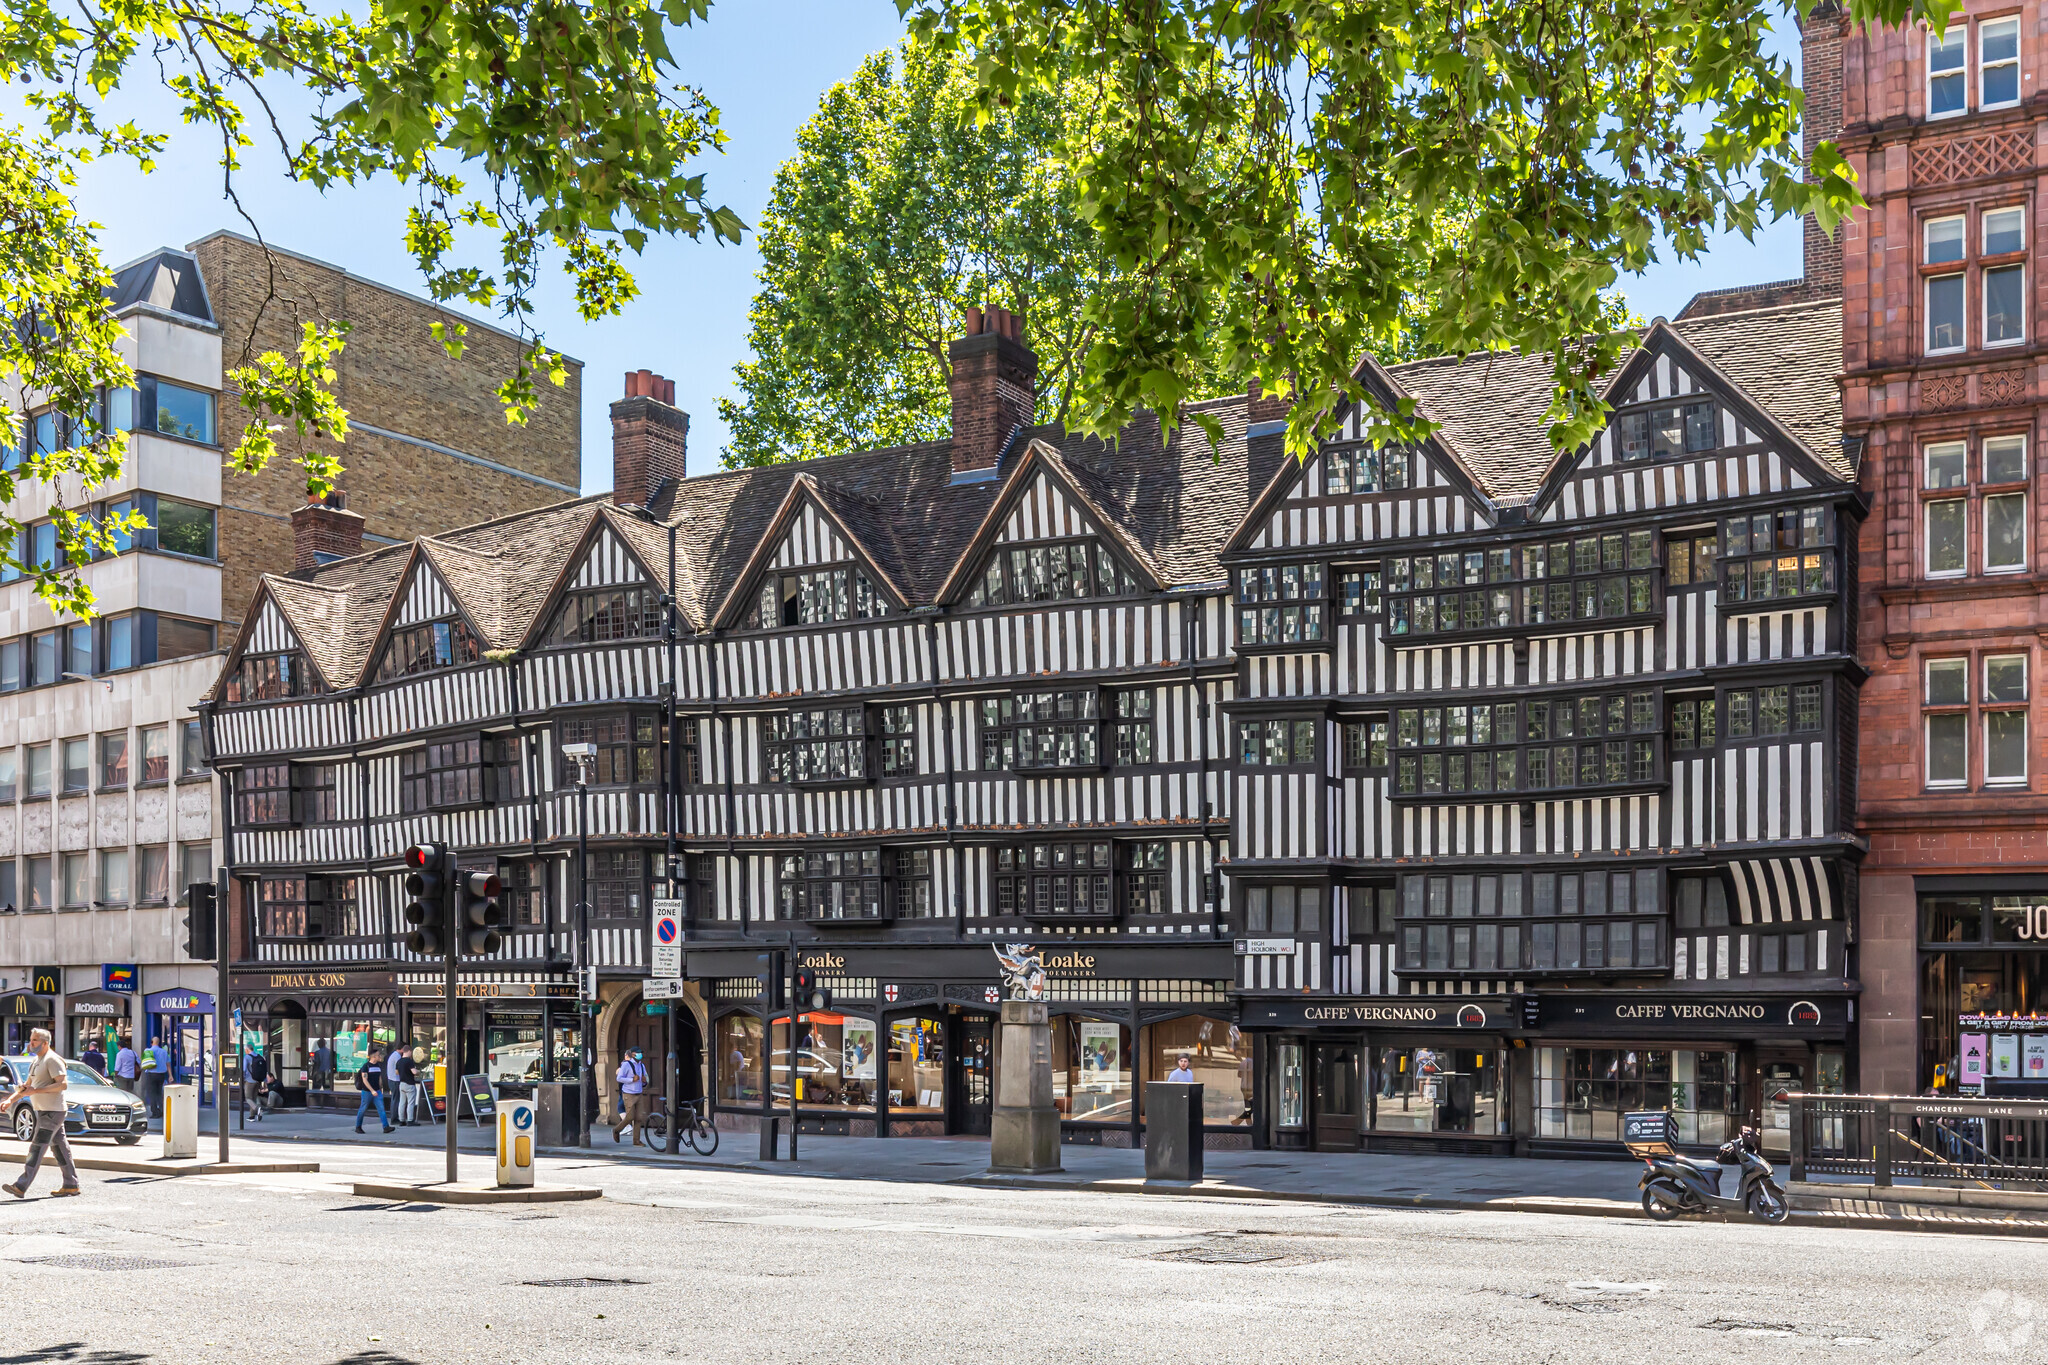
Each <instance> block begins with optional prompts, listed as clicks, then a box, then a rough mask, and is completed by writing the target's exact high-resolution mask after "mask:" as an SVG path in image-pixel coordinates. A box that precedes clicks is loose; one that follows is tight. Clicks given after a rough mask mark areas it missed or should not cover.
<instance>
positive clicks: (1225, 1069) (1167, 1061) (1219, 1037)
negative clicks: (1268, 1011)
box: [1138, 1017, 1252, 1128]
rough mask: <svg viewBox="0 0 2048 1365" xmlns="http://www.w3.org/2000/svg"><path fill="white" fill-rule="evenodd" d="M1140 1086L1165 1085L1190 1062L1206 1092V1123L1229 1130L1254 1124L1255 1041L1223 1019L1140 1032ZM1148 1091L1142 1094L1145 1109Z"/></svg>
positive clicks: (1191, 1021)
mask: <svg viewBox="0 0 2048 1365" xmlns="http://www.w3.org/2000/svg"><path fill="white" fill-rule="evenodd" d="M1138 1056H1139V1057H1140V1058H1141V1059H1142V1064H1141V1068H1140V1069H1141V1071H1142V1073H1143V1074H1142V1075H1140V1076H1139V1078H1138V1080H1139V1084H1140V1086H1141V1087H1142V1086H1143V1085H1145V1084H1147V1083H1150V1082H1152V1081H1164V1080H1167V1079H1169V1078H1171V1077H1172V1075H1173V1073H1174V1071H1175V1070H1176V1069H1178V1068H1179V1066H1180V1064H1181V1063H1182V1062H1183V1061H1185V1062H1186V1063H1187V1069H1188V1070H1189V1071H1191V1072H1193V1073H1194V1077H1195V1081H1196V1083H1197V1084H1199V1085H1200V1086H1201V1087H1202V1122H1204V1123H1207V1124H1218V1125H1225V1126H1229V1127H1237V1128H1242V1127H1248V1126H1249V1125H1250V1123H1251V1097H1252V1048H1251V1040H1250V1039H1248V1038H1246V1037H1245V1036H1244V1035H1243V1034H1241V1033H1239V1032H1238V1030H1237V1025H1235V1024H1231V1023H1226V1022H1225V1021H1223V1020H1220V1019H1200V1018H1192V1017H1190V1018H1186V1019H1169V1020H1166V1021H1165V1022H1164V1023H1158V1024H1147V1025H1145V1026H1144V1027H1143V1028H1141V1029H1139V1030H1138ZM1143 1095H1144V1092H1143V1090H1142V1088H1141V1089H1140V1091H1139V1102H1140V1105H1141V1106H1142V1104H1143Z"/></svg>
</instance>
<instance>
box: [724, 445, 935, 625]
mask: <svg viewBox="0 0 2048 1365" xmlns="http://www.w3.org/2000/svg"><path fill="white" fill-rule="evenodd" d="M807 502H808V503H815V504H816V505H817V506H818V508H819V509H820V510H821V511H822V512H824V514H825V518H826V520H828V521H830V522H831V523H832V524H833V525H834V526H836V527H837V528H838V531H839V534H840V535H842V536H844V537H845V538H846V540H847V542H848V543H849V544H850V545H852V547H853V552H854V553H855V554H856V555H858V556H860V558H861V559H862V561H863V562H864V563H865V564H866V566H867V568H868V570H869V572H870V573H871V574H872V575H873V576H874V577H875V578H878V579H880V580H881V584H880V586H881V587H882V589H883V591H885V592H887V593H888V594H889V595H890V596H891V597H892V598H894V599H895V601H896V604H897V605H898V606H899V607H903V606H908V605H910V596H909V594H908V593H906V592H905V591H904V590H903V587H902V584H901V582H900V577H899V575H892V574H891V573H890V572H889V570H888V568H887V567H885V564H886V563H888V562H891V561H896V560H897V559H898V556H896V555H894V554H891V555H888V556H886V558H885V557H884V556H881V555H877V554H876V553H875V548H874V547H875V546H877V545H880V544H884V543H887V542H888V541H890V540H893V537H890V536H889V534H888V530H887V528H886V527H885V526H882V525H880V524H879V523H878V522H877V521H876V520H875V519H874V518H873V517H871V516H870V515H869V513H870V512H871V511H872V510H873V509H872V508H871V507H870V506H869V505H868V504H867V503H866V501H865V500H863V499H862V498H860V497H858V496H856V495H854V494H852V493H849V492H847V491H846V490H844V489H841V488H837V487H834V486H833V485H831V484H827V483H823V482H821V481H820V480H818V479H817V478H815V477H813V476H812V475H811V474H810V472H809V471H808V470H806V471H801V472H799V473H798V474H797V476H796V477H795V478H794V479H792V480H790V483H789V491H787V492H786V493H784V494H783V495H782V502H781V504H780V505H778V506H777V507H776V509H775V515H774V516H773V517H771V518H769V521H768V529H767V530H765V531H764V532H762V534H761V538H760V540H759V541H757V542H756V543H755V545H754V552H753V553H752V554H750V555H748V556H747V560H746V563H745V564H743V565H742V566H741V567H740V570H739V572H738V573H737V574H735V575H734V576H733V579H732V582H731V584H730V585H729V586H728V587H727V588H726V592H725V597H724V599H723V600H722V601H721V602H720V604H719V607H718V610H717V612H716V613H714V614H713V616H712V618H711V623H712V625H714V626H731V625H737V624H738V623H739V621H740V620H741V618H742V616H743V612H744V608H745V606H746V594H747V589H748V586H749V585H750V584H751V583H752V582H753V581H754V578H755V576H756V575H757V574H759V573H760V572H761V570H762V569H764V568H766V567H767V565H768V563H769V562H770V560H771V559H772V558H773V557H774V555H775V550H776V547H777V546H779V545H780V544H781V543H782V541H783V538H784V537H785V536H787V535H788V534H789V530H790V527H791V526H792V525H793V524H794V523H795V521H796V517H797V514H798V513H799V512H800V511H802V509H803V506H804V504H805V503H807Z"/></svg>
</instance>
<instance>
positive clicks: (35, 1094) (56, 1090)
mask: <svg viewBox="0 0 2048 1365" xmlns="http://www.w3.org/2000/svg"><path fill="white" fill-rule="evenodd" d="M28 1050H29V1051H30V1052H32V1053H34V1054H35V1058H36V1060H35V1063H34V1065H32V1066H30V1067H29V1069H28V1080H27V1081H26V1082H25V1083H23V1084H22V1086H21V1087H20V1088H19V1089H17V1090H16V1091H15V1092H14V1094H13V1095H11V1096H8V1097H7V1098H6V1099H4V1100H0V1108H4V1107H6V1106H7V1105H10V1104H12V1102H13V1101H14V1099H16V1098H18V1097H20V1096H22V1095H26V1096H28V1102H29V1107H30V1108H31V1109H33V1110H34V1111H35V1116H36V1130H35V1136H34V1137H33V1138H32V1139H30V1141H29V1145H28V1164H27V1165H26V1166H23V1167H22V1168H21V1176H20V1178H19V1179H17V1180H16V1181H15V1182H14V1183H13V1184H12V1185H0V1189H4V1190H6V1191H7V1192H8V1193H9V1194H11V1195H13V1196H14V1197H15V1198H16V1199H23V1198H26V1197H27V1196H28V1187H29V1186H30V1185H32V1184H34V1183H35V1178H36V1172H37V1170H39V1169H40V1168H41V1167H42V1164H43V1154H44V1153H45V1152H48V1151H49V1150H50V1148H51V1146H52V1145H54V1146H55V1147H56V1149H57V1166H58V1168H59V1169H60V1170H61V1171H62V1172H63V1173H64V1183H63V1184H62V1185H60V1186H58V1188H57V1193H58V1194H59V1195H72V1194H77V1193H79V1189H78V1168H77V1167H76V1166H74V1165H72V1164H71V1144H70V1142H68V1141H67V1140H66V1139H65V1137H64V1088H65V1087H66V1086H67V1085H69V1084H70V1083H71V1078H70V1075H69V1073H67V1072H66V1071H65V1069H64V1059H63V1058H62V1057H60V1056H58V1055H57V1049H55V1048H53V1047H51V1046H50V1031H49V1030H48V1029H46V1028H39V1029H36V1030H34V1031H33V1032H31V1033H30V1034H29V1035H28Z"/></svg>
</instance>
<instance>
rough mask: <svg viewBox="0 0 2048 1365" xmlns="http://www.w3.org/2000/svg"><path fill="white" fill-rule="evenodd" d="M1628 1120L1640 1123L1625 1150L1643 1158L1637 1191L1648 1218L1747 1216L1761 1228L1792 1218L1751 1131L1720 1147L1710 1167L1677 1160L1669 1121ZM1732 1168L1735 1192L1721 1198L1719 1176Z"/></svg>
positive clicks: (1745, 1130) (1663, 1117)
mask: <svg viewBox="0 0 2048 1365" xmlns="http://www.w3.org/2000/svg"><path fill="white" fill-rule="evenodd" d="M1627 1117H1628V1118H1631V1119H1639V1120H1643V1122H1640V1123H1638V1124H1635V1125H1631V1126H1630V1130H1629V1131H1628V1134H1627V1136H1628V1138H1629V1141H1628V1143H1627V1146H1628V1149H1629V1152H1630V1154H1631V1155H1634V1156H1637V1157H1640V1158H1642V1162H1643V1166H1644V1168H1645V1169H1644V1171H1643V1177H1642V1179H1641V1180H1639V1181H1637V1182H1636V1187H1637V1188H1638V1189H1640V1190H1641V1191H1642V1192H1643V1212H1644V1213H1645V1214H1647V1215H1648V1216H1649V1217H1651V1218H1654V1219H1656V1220H1657V1221H1658V1222H1660V1223H1664V1222H1669V1221H1670V1220H1671V1219H1673V1218H1676V1217H1678V1215H1679V1214H1681V1213H1705V1212H1708V1211H1713V1212H1717V1213H1747V1214H1748V1215H1749V1216H1750V1217H1752V1218H1754V1219H1756V1220H1757V1221H1758V1222H1760V1223H1774V1224H1775V1223H1782V1222H1784V1221H1785V1219H1786V1218H1787V1217H1788V1216H1790V1214H1791V1212H1792V1206H1791V1203H1790V1201H1788V1200H1787V1199H1786V1198H1785V1191H1784V1190H1783V1189H1782V1188H1781V1187H1780V1186H1779V1184H1778V1182H1777V1180H1776V1179H1775V1178H1774V1176H1773V1172H1772V1169H1771V1163H1770V1162H1768V1161H1766V1160H1764V1158H1763V1156H1762V1154H1761V1150H1760V1149H1761V1148H1762V1146H1763V1143H1762V1140H1761V1137H1760V1135H1759V1134H1758V1132H1757V1130H1756V1129H1755V1128H1750V1127H1745V1128H1743V1129H1742V1133H1741V1136H1739V1137H1737V1138H1735V1139H1734V1140H1733V1141H1730V1142H1725V1143H1723V1144H1721V1149H1720V1151H1719V1152H1718V1153H1716V1156H1715V1160H1714V1161H1712V1162H1706V1161H1695V1160H1694V1159H1693V1158H1691V1157H1688V1156H1680V1155H1679V1154H1678V1151H1677V1149H1676V1146H1675V1142H1674V1140H1673V1139H1674V1138H1675V1134H1673V1133H1672V1132H1671V1129H1672V1128H1673V1127H1675V1126H1676V1125H1675V1124H1671V1123H1669V1122H1668V1119H1669V1116H1668V1115H1665V1114H1640V1115H1638V1114H1630V1115H1628V1116H1627ZM1651 1120H1654V1121H1655V1125H1656V1128H1655V1129H1653V1128H1652V1126H1651V1123H1650V1121H1651ZM1659 1129H1661V1131H1657V1130H1659ZM1731 1166H1732V1167H1735V1168H1737V1170H1738V1172H1739V1178H1738V1179H1737V1181H1736V1183H1735V1188H1734V1189H1732V1190H1730V1191H1728V1192H1727V1193H1723V1192H1722V1189H1721V1173H1722V1171H1723V1170H1725V1169H1726V1168H1728V1167H1731Z"/></svg>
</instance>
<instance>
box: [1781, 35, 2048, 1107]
mask: <svg viewBox="0 0 2048 1365" xmlns="http://www.w3.org/2000/svg"><path fill="white" fill-rule="evenodd" d="M2044 25H2048V6H2044V5H2041V4H2038V3H2032V2H2031V0H2030V2H2029V3H2025V4H2020V5H2013V4H2003V3H1996V2H1995V0H1969V3H1966V4H1965V6H1964V7H1963V9H1962V10H1961V11H1960V12H1959V13H1958V14H1957V16H1956V18H1955V19H1954V21H1953V23H1952V25H1951V27H1950V28H1949V29H1948V31H1947V32H1946V33H1939V34H1938V33H1933V32H1930V31H1929V30H1928V29H1926V28H1925V27H1915V28H1910V29H1889V30H1879V29H1866V28H1860V27H1853V26H1850V25H1848V24H1847V23H1846V22H1844V21H1843V20H1842V19H1841V18H1840V17H1839V15H1838V13H1836V12H1835V11H1834V9H1833V6H1832V5H1824V6H1823V7H1822V8H1821V9H1820V10H1818V11H1816V12H1815V14H1814V16H1813V17H1812V18H1811V19H1810V20H1809V22H1808V26H1807V54H1806V56H1807V84H1808V87H1809V91H1810V95H1809V100H1810V103H1809V106H1808V121H1809V124H1810V127H1809V136H1814V135H1824V134H1826V133H1827V132H1828V131H1830V130H1829V129H1828V127H1827V124H1828V122H1829V121H1830V120H1831V119H1833V118H1839V120H1840V126H1839V145H1840V147H1841V149H1842V151H1843V153H1844V155H1845V156H1847V158H1848V159H1849V161H1850V163H1851V164H1852V165H1854V166H1855V168H1856V172H1857V175H1858V177H1859V183H1860V186H1861V188H1862V191H1863V194H1864V197H1865V198H1866V199H1867V200H1868V201H1869V207H1868V208H1867V209H1864V210H1861V211H1859V212H1857V213H1856V214H1855V216H1854V217H1853V219H1852V220H1851V221H1850V222H1849V223H1848V224H1846V225H1845V227H1844V228H1843V230H1842V233H1841V236H1840V239H1839V246H1838V248H1833V249H1831V247H1830V244H1829V243H1828V242H1827V241H1826V239H1825V238H1819V237H1818V236H1817V234H1815V233H1814V232H1813V230H1812V228H1811V227H1810V226H1809V229H1808V250H1807V257H1808V260H1807V274H1808V278H1809V280H1810V281H1813V282H1814V283H1815V284H1816V285H1818V286H1821V287H1825V285H1826V283H1827V281H1828V278H1829V274H1830V272H1833V274H1834V278H1836V279H1839V281H1840V289H1841V293H1842V297H1843V321H1842V326H1843V377H1842V385H1843V435H1844V440H1845V441H1846V442H1847V443H1848V445H1849V447H1850V453H1851V455H1852V457H1856V458H1858V459H1859V474H1860V482H1861V487H1862V489H1863V490H1864V492H1865V493H1866V495H1867V496H1868V497H1869V498H1870V499H1871V502H1872V509H1871V513H1870V516H1869V518H1868V519H1867V520H1866V521H1865V522H1864V524H1863V530H1862V544H1861V555H1860V560H1861V562H1860V570H1861V572H1860V580H1861V581H1860V594H1861V600H1862V609H1861V613H1860V621H1859V629H1858V635H1859V637H1860V640H1859V646H1858V647H1859V653H1860V656H1861V658H1862V661H1863V662H1864V664H1865V665H1866V666H1867V667H1868V668H1869V670H1870V678H1869V681H1868V683H1867V684H1866V685H1865V686H1864V688H1863V692H1862V721H1861V755H1860V763H1859V765H1858V767H1859V769H1860V776H1859V780H1858V790H1857V793H1856V797H1857V802H1858V809H1859V812H1860V818H1859V828H1860V829H1861V831H1862V833H1863V834H1864V836H1865V837H1866V838H1867V839H1868V841H1869V854H1868V857H1867V859H1866V861H1865V863H1864V865H1863V870H1862V876H1861V879H1860V880H1861V885H1860V906H1859V915H1858V923H1859V926H1860V936H1861V942H1860V945H1859V948H1860V961H1859V963H1858V968H1859V972H1858V974H1859V976H1860V979H1861V981H1862V983H1863V988H1864V996H1863V1000H1862V1009H1861V1017H1860V1025H1861V1047H1860V1052H1861V1056H1860V1067H1859V1073H1860V1074H1859V1075H1858V1076H1857V1077H1856V1078H1855V1081H1854V1083H1855V1084H1856V1085H1858V1086H1859V1087H1860V1088H1861V1089H1863V1090H1864V1091H1866V1092H1877V1093H1891V1094H1900V1093H1906V1094H1912V1093H1918V1092H1920V1091H1921V1090H1923V1089H1925V1088H1926V1087H1927V1086H1928V1085H1930V1084H1932V1083H1936V1082H1937V1081H1946V1082H1947V1083H1948V1084H1950V1085H1953V1084H1954V1073H1955V1059H1956V1053H1957V1042H1958V1037H1959V1035H1960V1034H1961V1033H1965V1032H1969V1031H1971V1030H1972V1027H1973V1026H1971V1025H1968V1024H1963V1025H1959V1023H1958V1019H1959V1017H1962V1016H1973V1015H1983V1014H1986V1013H1996V1012H2004V1013H2006V1014H2008V1015H2010V1014H2012V1013H2015V1012H2017V1013H2020V1014H2023V1015H2026V1014H2033V1013H2035V1012H2037V1011H2040V1010H2041V1009H2042V1003H2041V997H2040V991H2041V988H2042V986H2043V985H2044V984H2048V955H2044V953H2043V952H2042V948H2041V944H2040V942H2039V940H2038V939H2036V938H2034V936H2033V933H2032V916H2031V913H2030V907H2032V906H2033V905H2034V903H2035V902H2044V903H2048V841H2044V832H2048V780H2044V774H2043V773H2042V772H2041V771H2040V768H2041V766H2042V765H2041V764H2040V762H2039V761H2037V760H2036V759H2035V758H2034V755H2035V754H2036V753H2039V752H2041V747H2040V745H2038V744H2036V743H2035V742H2034V741H2035V735H2036V734H2037V733H2038V729H2039V727H2038V725H2037V723H2036V722H2035V721H2034V720H2033V705H2034V702H2035V700H2036V698H2037V694H2038V693H2039V692H2040V691H2041V688H2042V683H2041V681H2040V677H2039V670H2040V668H2041V666H2042V663H2043V662H2044V659H2048V648H2044V645H2048V602H2044V598H2043V591H2044V586H2048V557H2044V554H2043V549H2042V546H2041V544H2040V530H2041V525H2042V522H2041V513H2040V507H2039V496H2040V495H2039V493H2038V492H2036V489H2037V488H2038V487H2039V486H2040V479H2039V475H2038V472H2037V452H2036V446H2037V441H2038V438H2039V436H2040V434H2041V432H2042V429H2043V423H2042V406H2043V405H2042V393H2043V381H2044V379H2048V372H2044V370H2043V360H2044V358H2048V348H2044V346H2043V340H2042V338H2043V332H2042V328H2041V325H2040V323H2039V321H2038V318H2037V314H2038V310H2039V305H2037V304H2036V303H2035V302H2034V300H2035V299H2038V298H2041V297H2042V289H2041V281H2040V279H2039V278H2038V274H2037V270H2036V267H2035V265H2034V258H2035V256H2036V255H2037V254H2039V250H2040V246H2041V243H2042V242H2043V237H2042V234H2041V229H2040V226H2039V224H2038V222H2037V221H2036V214H2037V212H2038V211H2039V204H2038V200H2039V198H2040V196H2041V190H2042V189H2043V188H2048V91H2044V90H2043V89H2042V86H2043V84H2044V82H2043V81H2042V80H2041V78H2040V73H2041V71H2042V70H2043V62H2042V55H2043V51H2044V47H2043V43H2044V40H2048V27H2044ZM1836 62H1839V72H1838V73H1837V72H1834V71H1830V70H1829V69H1828V68H1829V67H1830V66H1831V65H1833V64H1834V63H1836ZM2042 918H2043V919H2044V920H2048V914H2044V915H2043V916H2042ZM2042 1031H2043V1034H2044V1035H2048V1020H2044V1022H2043V1030H2042ZM2009 1046H2010V1051H2011V1053H2012V1056H2013V1057H2014V1060H2015V1065H2019V1063H2018V1058H2019V1056H2020V1051H2019V1048H2018V1047H2017V1046H2013V1045H2009ZM2006 1050H2007V1049H2000V1051H2001V1052H2003V1051H2006ZM2026 1055H2027V1056H2028V1057H2029V1058H2033V1057H2035V1056H2039V1058H2040V1059H2041V1060H2042V1063H2043V1065H2048V1036H2044V1037H2043V1038H2042V1040H2041V1050H2040V1052H2039V1053H2038V1054H2037V1053H2036V1052H2035V1050H2034V1048H2032V1047H2029V1048H2028V1049H2027V1050H2026Z"/></svg>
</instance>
